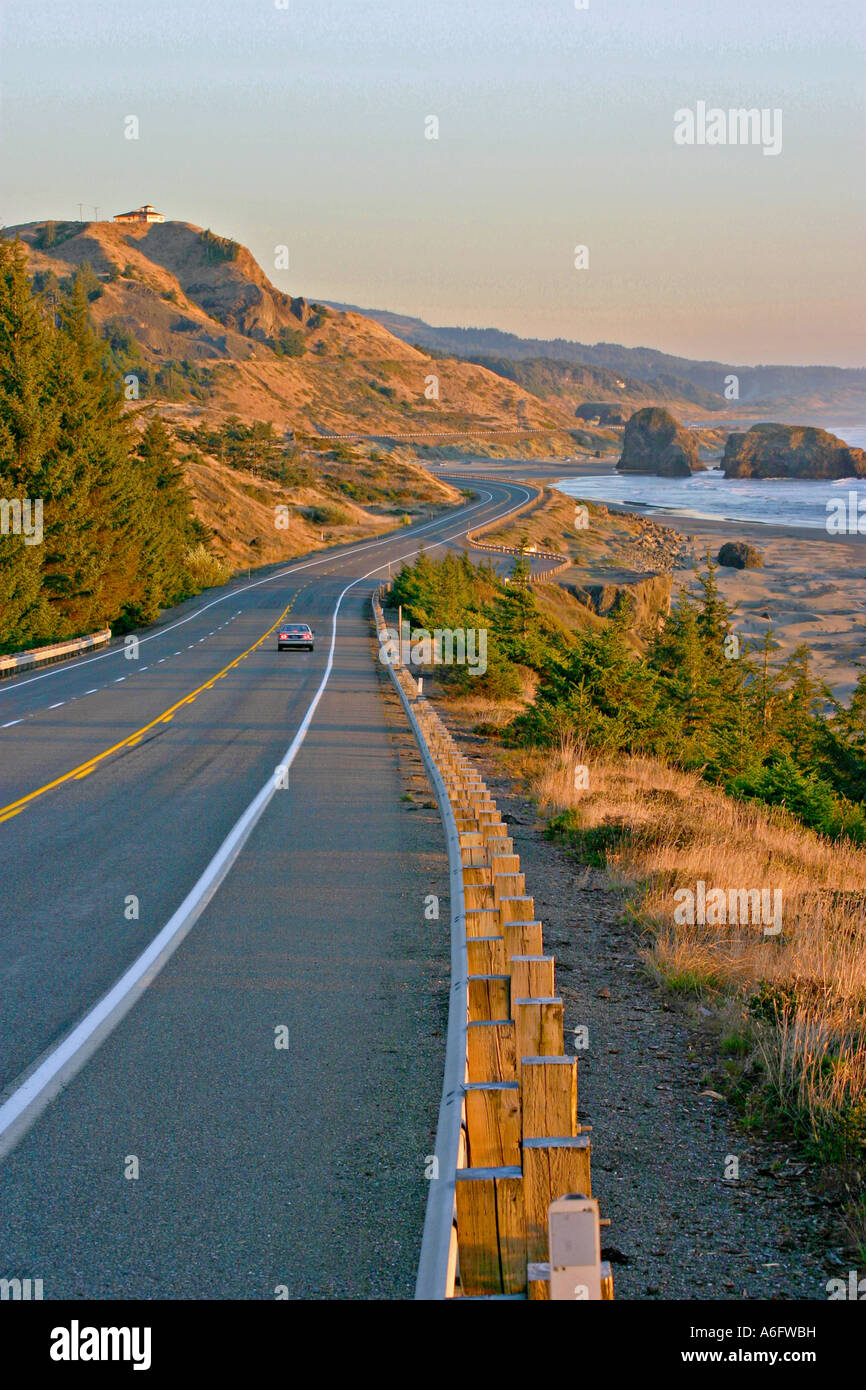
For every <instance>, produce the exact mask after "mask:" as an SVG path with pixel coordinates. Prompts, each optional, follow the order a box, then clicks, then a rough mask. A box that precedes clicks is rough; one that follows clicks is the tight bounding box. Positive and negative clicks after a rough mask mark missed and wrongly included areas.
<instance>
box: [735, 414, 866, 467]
mask: <svg viewBox="0 0 866 1390" xmlns="http://www.w3.org/2000/svg"><path fill="white" fill-rule="evenodd" d="M722 467H723V468H724V470H725V476H726V477H728V478H863V477H866V453H864V451H863V450H862V449H852V448H850V447H849V446H848V445H847V444H846V443H845V442H844V440H842V439H839V438H837V436H836V435H835V434H830V433H829V431H828V430H819V429H814V428H813V427H812V426H810V425H775V424H766V425H753V426H752V428H751V429H750V430H747V431H746V433H745V434H730V435H728V441H727V443H726V445H725V452H724V456H723V458H722Z"/></svg>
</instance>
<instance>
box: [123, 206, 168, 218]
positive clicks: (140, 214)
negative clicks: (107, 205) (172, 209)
mask: <svg viewBox="0 0 866 1390" xmlns="http://www.w3.org/2000/svg"><path fill="white" fill-rule="evenodd" d="M114 221H115V222H164V221H165V218H164V217H163V215H162V213H161V212H157V211H156V208H155V207H154V206H153V204H152V203H145V204H144V206H143V207H140V208H135V209H134V211H133V212H118V213H116V214H115V217H114Z"/></svg>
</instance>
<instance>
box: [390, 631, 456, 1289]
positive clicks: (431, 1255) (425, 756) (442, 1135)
mask: <svg viewBox="0 0 866 1390" xmlns="http://www.w3.org/2000/svg"><path fill="white" fill-rule="evenodd" d="M375 611H376V610H375V606H374V609H373V612H374V614H375ZM388 671H389V672H390V675H391V680H392V681H393V683H394V688H395V689H396V691H397V694H398V695H399V697H400V701H401V703H402V705H403V709H404V711H405V713H406V717H407V719H408V720H409V724H410V726H411V728H412V732H413V734H414V735H415V742H416V743H417V745H418V750H419V752H420V754H421V758H422V761H423V763H424V767H425V768H426V771H427V776H428V777H429V779H430V785H431V787H432V788H433V794H434V796H435V797H436V802H437V805H438V807H439V816H440V818H441V820H442V828H443V830H444V831H445V842H446V846H447V849H448V870H449V880H450V895H451V981H450V985H449V990H448V1027H447V1032H446V1041H445V1066H444V1069H443V1075H442V1097H441V1100H440V1102H439V1116H438V1120H437V1125H436V1141H435V1144H434V1146H433V1152H434V1155H435V1157H436V1159H437V1162H438V1167H437V1172H438V1177H437V1178H436V1179H435V1180H434V1181H433V1182H431V1183H430V1184H429V1186H428V1190H427V1206H426V1210H425V1213H424V1232H423V1235H422V1237H421V1252H420V1254H419V1256H418V1271H417V1275H416V1280H415V1298H416V1299H423V1300H434V1299H435V1300H438V1299H444V1298H445V1297H447V1292H448V1291H447V1288H446V1284H447V1280H448V1263H449V1258H450V1253H451V1228H452V1226H453V1225H454V1206H455V1201H456V1196H457V1159H458V1156H459V1153H460V1127H461V1124H462V1120H463V1083H464V1080H465V1077H466V1042H467V1039H466V1034H467V991H468V988H469V986H468V979H467V977H468V963H467V958H466V900H465V896H464V893H463V863H462V859H461V855H460V836H459V835H458V833H457V822H456V821H455V819H454V812H453V810H452V809H451V801H450V799H449V796H448V792H447V790H446V787H445V783H444V781H443V779H442V774H441V773H440V771H439V769H438V767H437V766H436V763H435V761H434V759H433V755H432V754H431V752H430V749H429V748H428V746H427V740H426V738H425V737H424V734H423V732H422V730H421V726H420V725H419V723H418V720H417V719H416V717H415V714H414V712H413V710H412V706H411V705H410V703H409V700H408V697H407V695H406V692H405V691H404V690H403V687H402V686H401V684H400V682H399V680H398V679H397V674H396V671H395V669H394V667H393V665H391V664H390V663H388Z"/></svg>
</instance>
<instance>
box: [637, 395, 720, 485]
mask: <svg viewBox="0 0 866 1390" xmlns="http://www.w3.org/2000/svg"><path fill="white" fill-rule="evenodd" d="M703 467H704V465H703V464H702V463H701V462H700V461H699V459H698V441H697V439H696V437H695V435H693V434H692V433H691V431H690V430H687V429H685V428H684V427H683V426H682V425H680V424H678V423H677V421H676V420H675V419H674V417H673V415H671V413H670V411H669V410H663V409H662V408H661V406H657V405H648V406H644V407H643V409H642V410H636V411H635V413H634V415H632V417H631V419H630V420H629V422H628V424H627V425H626V427H625V434H624V435H623V445H622V457H621V459H620V461H619V463H618V464H617V468H618V469H619V470H620V471H621V472H622V473H661V474H663V475H664V476H665V477H668V478H687V477H688V476H689V474H691V473H693V472H695V471H696V470H698V469H702V468H703Z"/></svg>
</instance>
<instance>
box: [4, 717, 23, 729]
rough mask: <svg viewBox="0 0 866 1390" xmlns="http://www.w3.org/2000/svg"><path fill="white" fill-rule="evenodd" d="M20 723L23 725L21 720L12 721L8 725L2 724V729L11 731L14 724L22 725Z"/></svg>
mask: <svg viewBox="0 0 866 1390" xmlns="http://www.w3.org/2000/svg"><path fill="white" fill-rule="evenodd" d="M20 723H21V720H20V719H10V720H9V723H8V724H0V728H2V729H11V728H12V725H13V724H20Z"/></svg>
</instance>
